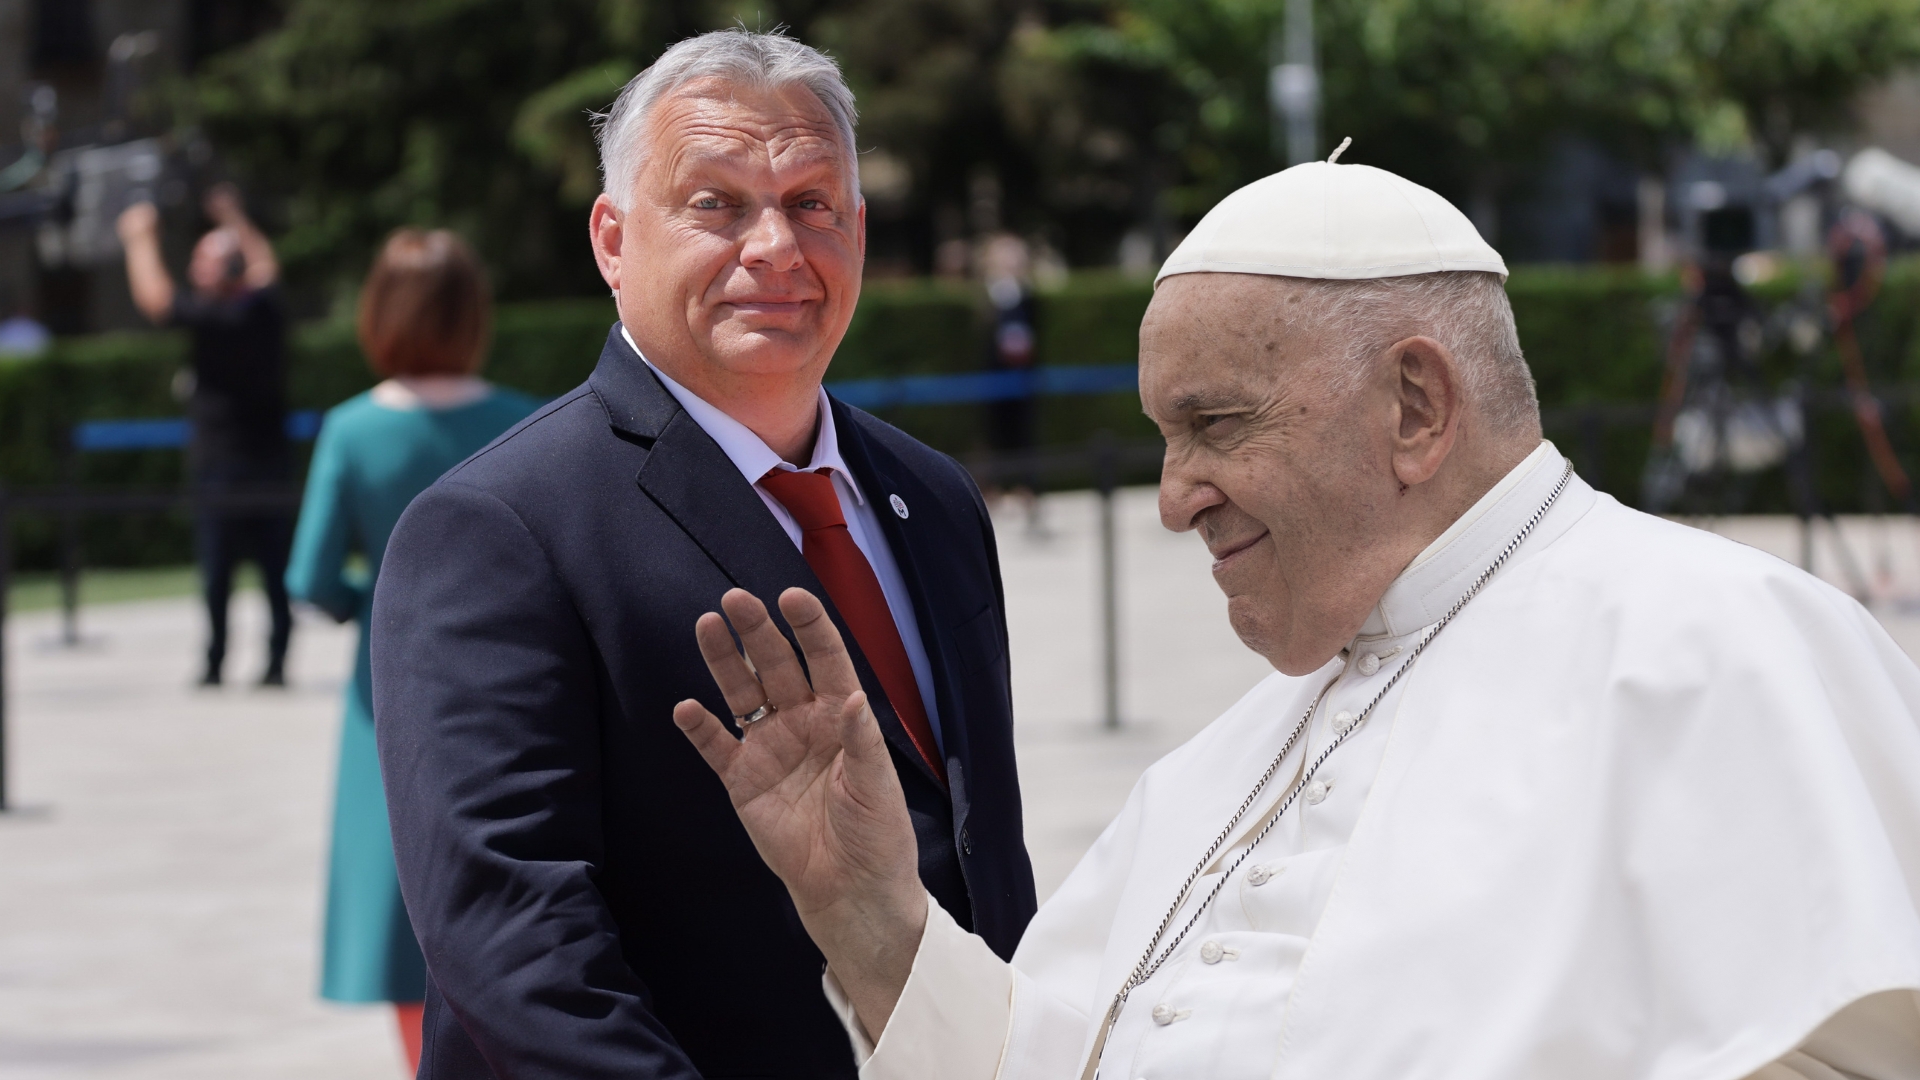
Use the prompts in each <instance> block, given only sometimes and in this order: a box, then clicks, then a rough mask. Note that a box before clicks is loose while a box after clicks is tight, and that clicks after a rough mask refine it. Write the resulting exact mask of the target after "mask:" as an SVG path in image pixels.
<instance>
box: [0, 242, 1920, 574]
mask: <svg viewBox="0 0 1920 1080" xmlns="http://www.w3.org/2000/svg"><path fill="white" fill-rule="evenodd" d="M1796 285H1797V282H1796V280H1795V279H1794V278H1792V277H1791V276H1788V277H1786V278H1783V279H1781V280H1779V281H1776V282H1774V283H1773V284H1771V285H1770V286H1768V287H1766V288H1765V289H1764V290H1762V292H1763V293H1764V294H1765V295H1766V297H1767V298H1769V299H1773V300H1780V299H1784V298H1786V297H1787V296H1789V295H1790V294H1791V293H1792V292H1793V290H1794V288H1795V287H1796ZM1679 288H1680V287H1679V283H1678V281H1677V279H1675V278H1672V277H1665V278H1649V277H1646V276H1644V275H1642V274H1639V273H1637V272H1634V271H1632V270H1620V269H1612V268H1604V267H1523V268H1520V269H1518V270H1516V271H1515V273H1514V274H1513V277H1512V279H1511V280H1510V281H1509V282H1508V293H1509V295H1510V296H1511V297H1512V299H1513V306H1514V312H1515V317H1516V319H1517V321H1518V323H1519V328H1520V338H1521V342H1522V343H1523V344H1524V345H1525V347H1526V349H1527V355H1528V358H1529V361H1530V362H1531V364H1532V366H1533V371H1534V375H1535V378H1536V379H1537V380H1538V381H1539V385H1540V397H1541V401H1542V404H1543V405H1545V406H1546V407H1547V408H1548V409H1549V411H1550V417H1552V418H1555V419H1564V418H1565V416H1566V415H1567V413H1566V409H1567V408H1568V407H1576V408H1577V407H1578V406H1582V405H1588V404H1612V403H1634V402H1649V401H1651V400H1653V398H1654V396H1655V395H1656V393H1657V392H1658V388H1659V384H1660V376H1661V369H1662V365H1663V356H1664V353H1663V341H1664V337H1665V325H1666V324H1665V322H1664V319H1665V318H1666V317H1667V316H1668V315H1669V314H1670V312H1671V311H1672V309H1673V308H1674V306H1675V305H1676V303H1677V300H1678V297H1679ZM1151 296H1152V287H1151V284H1150V283H1149V282H1147V281H1145V280H1142V279H1139V278H1133V277H1126V276H1121V275H1119V274H1114V273H1083V274H1079V275H1076V276H1075V277H1073V278H1072V279H1071V280H1070V281H1069V282H1068V283H1067V284H1066V285H1065V286H1064V287H1062V288H1059V289H1056V290H1052V291H1049V292H1046V293H1044V294H1043V295H1042V296H1041V297H1040V300H1039V303H1038V314H1037V318H1038V327H1037V331H1038V342H1037V351H1038V355H1039V358H1040V361H1041V362H1042V363H1046V364H1054V365H1066V364H1116V363H1128V362H1131V361H1132V360H1133V359H1134V357H1135V350H1136V346H1137V330H1138V328H1139V323H1140V317H1141V314H1142V313H1143V312H1144V311H1145V309H1146V306H1147V302H1148V300H1149V299H1150V298H1151ZM613 318H614V310H613V305H612V302H611V300H606V299H595V300H571V301H556V302H546V303H539V304H520V305H507V306H505V307H502V308H501V310H500V311H499V313H498V317H497V320H496V326H495V333H494V341H493V347H492V351H491V353H490V355H489V359H488V367H487V374H488V375H489V377H491V378H493V379H495V380H496V381H498V382H501V383H503V384H505V385H509V386H514V387H517V388H520V389H522V390H526V391H528V392H531V393H534V394H540V395H547V396H551V395H557V394H560V393H563V392H565V391H566V390H568V389H570V388H572V387H573V386H576V385H578V384H579V383H580V381H581V380H582V379H584V378H585V377H586V375H587V373H588V372H589V371H591V370H592V367H593V364H594V362H595V361H596V360H597V359H598V357H599V354H600V348H601V345H602V343H603V341H604V340H605V336H606V333H607V329H608V326H609V324H611V322H612V321H613ZM1917 322H1920V259H1908V260H1905V261H1902V262H1899V263H1896V264H1895V266H1894V267H1893V268H1892V271H1891V272H1890V274H1889V276H1888V280H1887V283H1886V285H1885V287H1884V289H1883V292H1882V295H1881V298H1880V300H1879V302H1878V303H1876V304H1875V305H1874V309H1873V312H1872V313H1871V316H1870V317H1869V318H1868V319H1866V320H1865V321H1863V323H1862V326H1861V336H1862V341H1863V345H1864V347H1865V348H1866V350H1867V353H1868V356H1869V358H1870V361H1871V362H1872V363H1873V365H1874V368H1875V377H1876V379H1879V380H1886V381H1899V382H1906V383H1920V333H1916V323H1917ZM985 329H986V311H985V307H984V302H983V300H982V298H981V297H980V296H979V295H978V293H977V291H976V290H975V289H973V288H971V287H969V286H967V285H965V284H956V283H950V282H941V281H926V280H921V281H904V282H894V281H887V282H873V283H869V284H868V285H867V286H866V288H865V290H864V293H863V295H862V298H861V303H860V308H859V311H858V312H857V314H856V315H855V318H854V321H853V325H852V326H851V327H850V329H849V331H848V334H847V339H846V341H845V342H844V343H843V345H842V346H841V349H840V351H839V354H838V356H837V357H836V358H835V360H834V366H833V369H832V372H831V375H830V378H831V379H856V378H868V377H876V376H885V375H898V374H918V373H943V372H964V371H974V370H978V369H979V367H980V366H981V362H982V360H983V358H984V356H985V348H986V346H985ZM292 344H293V347H292V357H291V369H290V374H289V390H290V396H291V398H292V403H293V405H294V406H295V407H296V408H325V407H327V406H330V405H333V404H335V403H337V402H339V401H342V400H344V399H346V398H347V397H350V396H352V395H353V394H355V393H358V392H360V391H361V390H364V389H366V388H367V387H368V386H369V385H371V384H372V382H373V378H372V376H371V375H370V373H369V372H368V371H367V368H366V365H365V363H364V361H363V360H362V358H361V356H360V351H359V348H358V346H357V345H356V344H355V342H354V338H353V333H352V328H351V327H350V326H349V325H346V324H344V323H341V322H324V323H315V324H310V325H306V326H302V327H300V328H298V329H297V331H296V332H295V334H294V339H293V343H292ZM185 349H186V341H185V339H184V337H183V336H182V335H180V334H178V333H172V332H150V333H127V334H104V335H98V336H93V337H84V338H64V339H60V340H59V341H58V342H57V343H56V344H55V346H54V348H53V350H52V352H51V353H50V354H48V355H47V356H46V357H44V358H41V359H39V360H34V361H26V362H11V363H8V362H0V483H5V484H9V485H13V486H24V487H38V486H45V485H51V484H54V483H57V482H58V481H59V480H60V477H61V469H62V467H63V466H62V456H61V454H60V452H59V447H61V446H62V445H63V443H64V439H65V433H66V432H67V430H68V429H69V428H70V427H71V426H72V424H74V423H75V422H77V421H80V420H85V419H95V418H108V417H114V418H117V417H148V416H174V415H178V414H179V412H180V406H179V404H178V403H177V402H176V401H175V400H174V398H173V395H172V392H171V385H172V381H173V379H174V376H175V374H176V373H177V372H178V371H179V370H180V368H181V366H182V364H183V362H184V360H185ZM1778 363H1780V361H1776V366H1777V365H1778ZM1827 365H1828V368H1827V370H1824V371H1822V372H1821V373H1820V375H1819V381H1820V383H1821V384H1823V385H1828V386H1837V385H1838V384H1839V371H1838V362H1837V360H1834V359H1833V358H1828V361H1827ZM883 415H884V416H885V417H886V418H887V419H889V420H891V421H893V422H894V423H897V424H899V425H900V426H901V427H903V428H905V429H907V430H908V431H910V432H912V433H914V434H915V435H916V436H918V437H920V438H922V439H924V440H925V441H927V442H929V443H930V444H932V445H934V446H937V447H939V448H941V449H943V450H947V451H949V452H952V453H955V454H958V455H961V456H963V457H964V456H967V455H970V454H976V453H978V452H980V451H981V450H982V449H983V448H984V442H985V440H984V435H983V425H982V423H981V418H982V409H981V407H980V406H976V405H958V406H921V407H904V408H897V409H891V410H887V411H886V412H884V413H883ZM1891 419H1892V422H1893V427H1894V430H1895V438H1896V443H1897V445H1900V446H1902V447H1913V448H1916V449H1920V437H1917V436H1920V431H1916V425H1915V424H1914V423H1913V420H1914V416H1913V415H1912V414H1911V411H1910V410H1903V411H1901V412H1900V413H1899V415H1896V416H1894V417H1892V418H1891ZM1102 429H1105V430H1110V431H1113V432H1115V433H1116V434H1118V435H1119V436H1120V437H1121V438H1123V439H1150V438H1152V437H1153V436H1154V431H1153V427H1152V425H1151V424H1149V423H1148V422H1147V421H1146V420H1145V418H1144V417H1142V416H1141V415H1140V408H1139V402H1138V400H1137V399H1136V398H1135V397H1134V396H1133V395H1132V394H1125V393H1123V394H1110V395H1104V396H1100V397H1079V398H1049V399H1045V400H1043V402H1042V404H1041V411H1040V430H1041V439H1042V442H1043V444H1045V445H1049V446H1068V445H1081V444H1083V443H1084V442H1085V441H1086V440H1087V439H1088V438H1089V437H1090V436H1091V435H1092V434H1093V433H1094V432H1096V431H1099V430H1102ZM1815 433H1816V437H1817V438H1818V439H1819V445H1820V456H1819V461H1820V464H1821V478H1820V482H1821V487H1822V490H1823V492H1824V493H1825V495H1826V497H1827V498H1828V500H1829V502H1830V503H1831V504H1832V505H1834V506H1835V507H1836V508H1839V509H1856V508H1863V507H1864V508H1872V507H1873V506H1874V501H1873V499H1874V496H1873V494H1872V487H1873V485H1872V484H1871V483H1870V482H1868V480H1867V463H1866V458H1865V455H1864V452H1863V451H1862V450H1861V448H1860V440H1859V437H1858V434H1857V432H1855V431H1854V430H1853V428H1852V426H1851V422H1850V421H1849V420H1848V419H1847V418H1846V417H1845V416H1844V415H1838V414H1832V415H1829V414H1823V415H1821V416H1819V417H1817V418H1816V422H1815ZM1548 434H1549V436H1550V437H1552V438H1554V439H1556V441H1559V442H1560V443H1561V445H1562V446H1563V448H1565V449H1567V450H1568V451H1569V452H1570V453H1573V454H1574V455H1575V456H1576V458H1578V459H1579V460H1580V461H1581V466H1582V469H1583V471H1585V472H1587V473H1589V474H1590V475H1591V477H1592V478H1594V479H1596V480H1598V482H1599V483H1600V485H1601V486H1602V487H1604V488H1606V489H1608V490H1611V491H1613V492H1614V493H1615V494H1616V495H1618V496H1620V497H1621V498H1623V499H1625V500H1627V501H1629V502H1632V501H1635V500H1636V499H1637V496H1638V484H1639V475H1640V468H1641V465H1642V463H1643V461H1644V458H1645V450H1646V444H1647V437H1648V432H1647V430H1646V428H1645V426H1644V425H1640V426H1634V425H1625V426H1615V427H1611V428H1609V429H1607V430H1606V431H1605V432H1603V433H1602V434H1601V436H1600V438H1598V439H1597V440H1595V439H1592V438H1590V437H1589V433H1588V432H1587V431H1586V430H1584V429H1581V428H1580V427H1578V425H1577V424H1573V423H1570V422H1558V423H1554V424H1550V430H1549V432H1548ZM1596 444H1597V445H1596ZM1915 465H1916V469H1915V471H1916V474H1920V460H1916V462H1915ZM77 469H78V478H79V480H80V482H81V483H83V484H86V485H89V486H117V485H126V484H139V485H168V484H175V483H178V482H179V481H180V478H181V474H180V469H181V461H180V455H179V454H177V453H175V452H171V451H165V452H128V453H101V454H89V455H85V456H84V457H82V458H80V459H79V460H78V462H77ZM1143 478H1144V477H1143ZM1764 484H1773V487H1766V486H1764ZM1764 484H1763V487H1762V488H1761V489H1760V490H1759V491H1757V492H1756V493H1755V495H1754V496H1753V501H1752V502H1751V504H1750V505H1752V506H1753V507H1754V508H1756V509H1772V510H1780V509H1784V508H1785V507H1786V502H1785V494H1784V492H1783V491H1780V490H1778V484H1777V483H1776V482H1774V481H1772V480H1768V481H1765V482H1764ZM14 538H15V543H16V560H17V562H18V564H20V565H25V566H46V565H50V563H51V562H52V558H53V527H52V525H51V523H49V522H45V521H40V520H35V519H32V518H25V519H23V520H22V521H20V522H17V523H16V525H15V533H14ZM86 549H87V555H88V559H89V560H90V561H92V562H94V563H96V564H100V565H130V564H140V563H153V562H166V561H178V560H180V559H183V558H185V557H186V555H187V551H188V540H187V531H186V523H185V521H184V520H180V519H173V520H169V521H166V522H163V523H159V524H158V525H156V523H155V522H153V521H151V520H119V521H115V520H111V519H99V520H92V521H89V522H88V524H87V526H86Z"/></svg>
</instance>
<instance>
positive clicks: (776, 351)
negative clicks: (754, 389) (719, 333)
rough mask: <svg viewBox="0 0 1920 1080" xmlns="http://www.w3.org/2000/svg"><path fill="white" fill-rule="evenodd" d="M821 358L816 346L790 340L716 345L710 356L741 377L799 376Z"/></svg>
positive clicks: (717, 343)
mask: <svg viewBox="0 0 1920 1080" xmlns="http://www.w3.org/2000/svg"><path fill="white" fill-rule="evenodd" d="M755 337H758V335H755ZM819 354H820V349H819V346H818V345H817V344H813V345H806V344H802V343H800V342H797V341H794V340H792V339H790V338H789V339H784V340H782V339H775V340H764V339H762V340H754V338H751V337H750V338H746V339H741V338H735V339H733V340H730V341H717V342H714V344H713V346H712V348H711V349H710V350H709V353H708V355H710V356H712V357H713V358H714V360H716V361H718V362H719V364H720V366H721V367H724V368H726V369H727V370H728V371H731V372H734V373H735V374H739V375H797V374H800V373H801V372H803V371H805V370H806V369H807V367H808V366H809V365H810V364H812V363H813V361H814V358H815V357H817V356H819Z"/></svg>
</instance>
